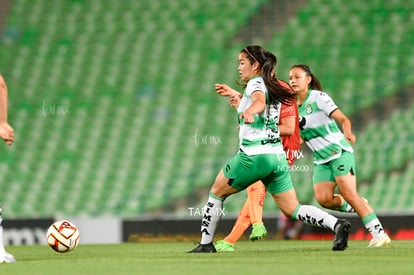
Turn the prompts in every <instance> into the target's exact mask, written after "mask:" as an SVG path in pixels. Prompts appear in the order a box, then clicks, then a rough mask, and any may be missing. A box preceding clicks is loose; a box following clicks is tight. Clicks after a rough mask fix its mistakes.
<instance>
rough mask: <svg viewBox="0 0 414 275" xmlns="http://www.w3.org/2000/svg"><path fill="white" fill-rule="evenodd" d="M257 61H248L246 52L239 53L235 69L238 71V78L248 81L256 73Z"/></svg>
mask: <svg viewBox="0 0 414 275" xmlns="http://www.w3.org/2000/svg"><path fill="white" fill-rule="evenodd" d="M257 64H258V63H257V62H255V63H254V64H251V63H250V60H249V59H248V58H247V54H246V53H240V54H239V66H238V67H237V70H238V71H239V76H240V80H242V81H249V80H250V79H251V78H252V77H254V76H256V75H257V68H256V67H257Z"/></svg>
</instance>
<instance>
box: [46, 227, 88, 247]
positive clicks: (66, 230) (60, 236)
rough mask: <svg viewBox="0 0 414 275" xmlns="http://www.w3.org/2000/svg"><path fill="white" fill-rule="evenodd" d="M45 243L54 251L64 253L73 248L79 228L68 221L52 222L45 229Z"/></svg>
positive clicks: (77, 240)
mask: <svg viewBox="0 0 414 275" xmlns="http://www.w3.org/2000/svg"><path fill="white" fill-rule="evenodd" d="M46 236H47V244H48V245H49V246H50V247H51V248H52V249H53V250H55V251H56V252H59V253H66V252H69V251H72V250H74V249H75V248H76V247H77V246H78V243H79V237H80V236H79V230H78V228H77V227H76V225H74V224H73V223H71V222H70V221H66V220H62V221H57V222H55V223H53V224H52V225H51V226H50V227H49V229H48V230H47V235H46Z"/></svg>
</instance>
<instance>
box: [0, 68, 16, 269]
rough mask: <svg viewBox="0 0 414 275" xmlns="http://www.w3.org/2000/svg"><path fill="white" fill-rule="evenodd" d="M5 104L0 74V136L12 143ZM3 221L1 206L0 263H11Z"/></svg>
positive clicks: (3, 87)
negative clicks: (6, 247)
mask: <svg viewBox="0 0 414 275" xmlns="http://www.w3.org/2000/svg"><path fill="white" fill-rule="evenodd" d="M7 104H8V91H7V85H6V82H5V81H4V78H3V77H2V76H1V75H0V138H1V139H3V140H4V141H5V142H6V143H7V144H8V145H12V144H13V141H14V130H13V128H12V127H11V126H10V125H9V123H8V120H7ZM2 221H3V218H2V214H1V208H0V263H12V262H15V261H16V260H15V258H14V256H13V255H11V254H10V253H7V252H6V249H5V248H4V243H3V226H2V225H1V223H2Z"/></svg>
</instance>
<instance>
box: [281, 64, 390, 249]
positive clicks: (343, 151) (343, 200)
mask: <svg viewBox="0 0 414 275" xmlns="http://www.w3.org/2000/svg"><path fill="white" fill-rule="evenodd" d="M289 84H290V85H291V87H292V88H293V90H294V91H295V92H296V95H297V104H298V106H299V116H300V123H299V125H300V134H301V138H302V139H303V141H304V142H305V143H306V145H307V146H308V147H309V149H311V150H312V151H313V157H314V164H315V169H314V175H313V183H314V185H313V187H314V194H315V198H316V200H317V201H318V202H319V204H321V205H322V206H323V207H326V208H330V209H334V210H340V211H347V209H349V208H350V207H352V208H353V209H354V211H355V212H356V213H357V214H358V215H359V217H360V218H361V219H362V223H363V224H364V226H365V228H366V229H367V230H368V231H369V232H370V233H371V235H372V239H371V241H370V243H369V245H368V246H369V247H381V246H388V245H389V244H390V243H391V240H390V238H389V237H388V235H387V234H386V233H385V231H384V228H383V227H382V224H381V222H380V221H379V219H378V218H377V216H376V214H375V212H374V210H373V209H372V208H371V206H370V205H369V203H368V201H367V200H366V199H364V198H362V197H361V196H359V194H358V192H357V182H356V170H355V157H354V154H353V149H352V146H351V144H354V143H355V140H356V138H355V135H354V134H353V133H352V130H351V121H350V120H349V119H348V118H347V117H346V116H345V115H344V114H343V113H342V111H341V110H340V109H339V108H338V106H337V105H336V104H335V103H334V101H333V100H332V98H330V97H329V95H328V94H326V93H325V92H323V91H322V86H321V84H320V82H319V80H318V79H317V78H316V76H315V75H314V74H312V72H311V70H310V68H309V67H308V66H307V65H304V64H300V65H293V66H292V67H291V68H290V72H289ZM336 122H337V123H339V124H340V125H341V126H342V129H343V133H342V132H341V131H340V130H339V128H338V126H337V124H336ZM336 187H338V189H339V191H340V193H341V195H339V194H334V189H335V188H336ZM348 204H349V205H350V206H349V205H348Z"/></svg>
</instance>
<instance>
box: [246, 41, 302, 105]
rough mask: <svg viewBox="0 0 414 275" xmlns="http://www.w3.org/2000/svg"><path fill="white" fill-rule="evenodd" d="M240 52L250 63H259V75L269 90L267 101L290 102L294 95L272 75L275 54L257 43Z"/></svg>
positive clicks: (274, 65)
mask: <svg viewBox="0 0 414 275" xmlns="http://www.w3.org/2000/svg"><path fill="white" fill-rule="evenodd" d="M240 52H243V53H245V54H246V55H247V57H248V58H249V60H250V62H251V64H254V62H258V63H259V65H260V72H261V76H262V77H263V80H264V83H265V85H266V88H267V90H268V92H269V100H270V102H269V103H276V102H282V103H284V104H288V105H290V104H292V100H294V99H295V95H294V94H293V93H291V92H290V91H289V90H287V89H286V88H285V87H283V86H282V85H280V83H279V81H278V80H277V79H276V77H274V69H275V67H276V64H277V58H276V56H275V55H274V54H273V53H271V52H269V51H266V50H265V49H264V48H262V47H261V46H257V45H251V46H247V47H246V48H244V49H243V50H241V51H240Z"/></svg>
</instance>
